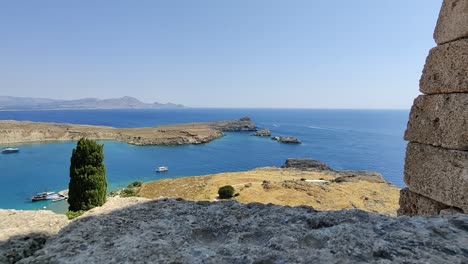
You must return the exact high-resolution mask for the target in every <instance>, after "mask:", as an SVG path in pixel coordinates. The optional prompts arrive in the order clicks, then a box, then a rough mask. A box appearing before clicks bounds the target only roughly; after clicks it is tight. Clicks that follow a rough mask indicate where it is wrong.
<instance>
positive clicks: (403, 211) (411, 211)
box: [397, 188, 449, 216]
mask: <svg viewBox="0 0 468 264" xmlns="http://www.w3.org/2000/svg"><path fill="white" fill-rule="evenodd" d="M447 208H449V206H447V205H445V204H442V203H439V202H436V201H434V200H432V199H429V198H427V197H424V196H422V195H420V194H417V193H414V192H412V191H410V190H409V188H404V189H401V190H400V208H399V209H398V211H397V213H398V216H402V215H409V216H416V215H425V216H431V215H439V213H440V212H441V211H442V210H444V209H447Z"/></svg>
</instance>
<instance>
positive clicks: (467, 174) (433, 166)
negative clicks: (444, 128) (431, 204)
mask: <svg viewBox="0 0 468 264" xmlns="http://www.w3.org/2000/svg"><path fill="white" fill-rule="evenodd" d="M404 180H405V183H406V184H407V185H408V187H409V188H410V190H411V191H412V192H415V193H418V194H420V195H423V196H425V197H428V198H431V199H432V200H435V201H437V202H440V203H443V204H445V205H448V206H450V207H457V208H460V209H462V210H463V211H464V212H468V151H458V150H447V149H443V148H438V147H433V146H430V145H424V144H418V143H409V144H408V147H407V149H406V160H405V178H404Z"/></svg>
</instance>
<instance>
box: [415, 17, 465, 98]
mask: <svg viewBox="0 0 468 264" xmlns="http://www.w3.org/2000/svg"><path fill="white" fill-rule="evenodd" d="M467 17H468V16H467ZM419 89H420V91H421V92H422V93H424V94H438V93H460V92H468V39H462V40H458V41H455V42H451V43H448V44H444V45H441V46H438V47H435V48H433V49H431V51H430V52H429V56H428V57H427V59H426V64H425V65H424V70H423V73H422V76H421V79H420V81H419Z"/></svg>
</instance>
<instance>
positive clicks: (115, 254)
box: [19, 199, 468, 263]
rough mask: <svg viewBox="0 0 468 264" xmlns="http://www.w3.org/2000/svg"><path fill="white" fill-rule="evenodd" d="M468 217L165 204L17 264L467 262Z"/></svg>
mask: <svg viewBox="0 0 468 264" xmlns="http://www.w3.org/2000/svg"><path fill="white" fill-rule="evenodd" d="M467 244H468V216H467V215H462V214H460V215H455V216H446V217H437V218H423V217H414V218H409V217H400V218H392V217H386V216H382V215H377V214H370V213H366V212H363V211H359V210H347V211H330V212H316V211H315V210H313V209H312V208H311V207H295V208H291V207H283V206H276V205H263V204H257V203H253V204H247V205H243V204H240V203H236V202H216V203H210V202H187V201H177V200H174V199H163V200H156V201H149V202H145V203H141V204H137V205H134V206H131V207H127V208H124V209H119V210H117V211H113V212H110V213H108V214H102V215H91V216H85V217H81V218H79V219H77V220H75V221H73V222H72V223H71V224H70V225H68V226H67V227H65V228H64V229H62V230H61V231H60V233H59V234H58V235H57V236H54V237H52V238H50V239H49V240H48V241H47V242H46V244H45V246H44V248H42V249H41V250H38V251H36V252H35V254H34V255H33V256H31V257H29V258H26V259H22V260H20V261H19V263H65V262H66V263H357V262H359V263H367V262H377V263H390V262H391V263H428V262H430V263H464V262H466V261H468V250H466V245H467Z"/></svg>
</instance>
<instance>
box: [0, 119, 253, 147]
mask: <svg viewBox="0 0 468 264" xmlns="http://www.w3.org/2000/svg"><path fill="white" fill-rule="evenodd" d="M256 130H257V127H256V125H255V124H254V123H253V121H252V120H251V119H250V118H249V117H243V118H241V119H238V120H227V121H219V122H207V123H188V124H175V125H163V126H155V127H142V128H115V127H109V126H91V125H76V124H61V123H44V122H29V121H13V120H0V144H13V143H27V142H44V141H70V140H78V139H80V138H82V137H86V138H90V139H98V140H116V141H121V142H126V143H128V144H132V145H166V146H169V145H186V144H204V143H208V142H210V141H212V140H215V139H217V138H220V137H222V136H223V135H224V133H223V132H234V131H256Z"/></svg>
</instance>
